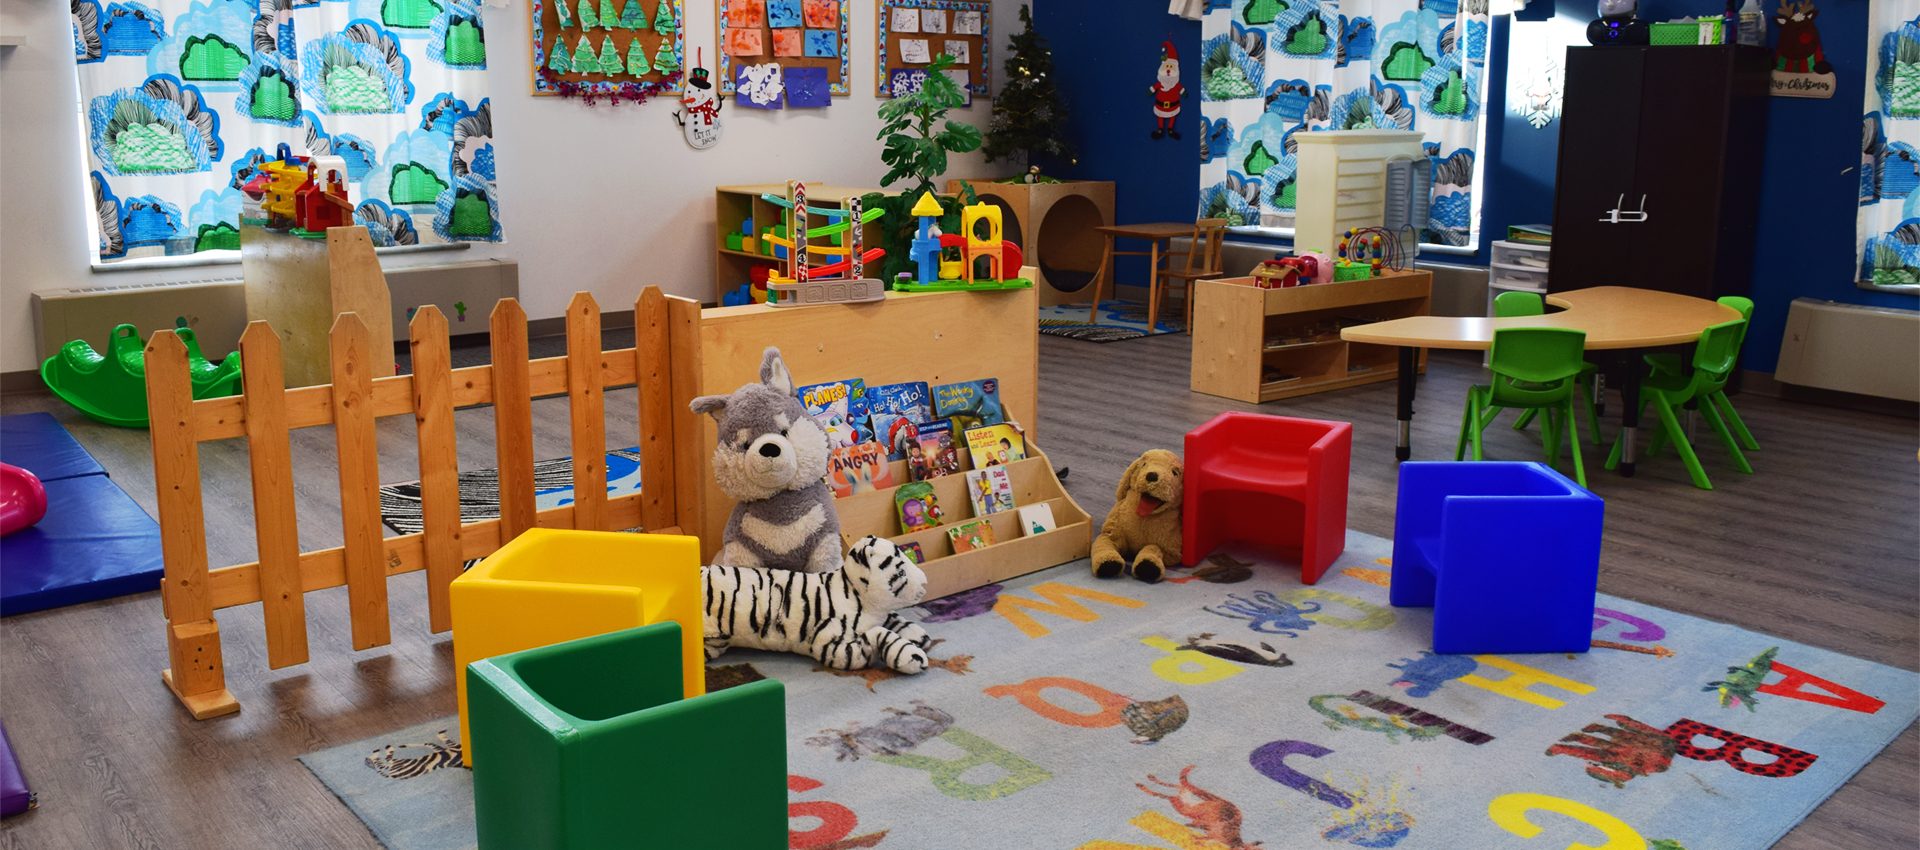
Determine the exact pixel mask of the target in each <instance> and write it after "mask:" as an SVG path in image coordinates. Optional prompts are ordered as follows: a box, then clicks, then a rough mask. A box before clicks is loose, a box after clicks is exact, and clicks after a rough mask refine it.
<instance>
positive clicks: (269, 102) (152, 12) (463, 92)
mask: <svg viewBox="0 0 1920 850" xmlns="http://www.w3.org/2000/svg"><path fill="white" fill-rule="evenodd" d="M70 3H71V6H72V12H73V49H74V60H75V62H76V63H77V67H78V74H79V79H80V99H81V109H82V112H83V117H84V123H85V130H86V135H87V138H86V143H87V148H88V150H87V157H88V169H89V171H91V180H90V182H91V184H92V192H93V201H94V205H95V209H96V211H97V212H98V219H99V228H98V230H99V233H98V236H99V247H100V256H101V258H102V259H115V258H122V257H128V256H141V255H154V254H190V253H193V252H195V251H204V250H210V249H231V248H237V247H238V246H239V233H238V225H239V217H240V202H241V191H240V187H241V186H242V185H243V184H245V183H246V182H247V181H248V180H250V179H251V178H252V177H253V176H254V171H255V169H256V168H257V167H258V165H259V164H260V163H261V162H263V161H265V160H267V159H269V158H272V157H274V156H275V154H276V151H277V150H278V149H279V148H280V146H282V145H285V146H286V147H287V149H288V151H289V152H290V153H293V154H298V155H334V156H340V157H343V158H344V159H345V160H346V165H347V171H348V174H347V175H346V176H347V177H348V181H347V182H348V184H349V188H348V195H349V197H350V198H351V199H352V200H353V201H354V202H355V204H356V205H357V207H356V210H355V219H356V220H357V222H358V223H360V224H365V225H367V229H368V230H369V231H370V232H371V233H372V234H373V236H374V238H375V240H376V241H378V242H379V243H380V244H386V245H392V244H414V243H421V242H448V241H499V240H500V237H501V233H500V208H499V202H498V200H497V198H496V197H495V194H496V193H495V191H494V185H495V184H494V163H493V144H492V140H493V118H492V110H491V106H490V105H489V103H488V101H487V89H486V62H487V47H488V45H487V41H486V29H485V25H484V23H483V22H482V21H481V16H480V8H479V4H478V2H477V0H149V1H148V2H146V3H141V2H134V0H123V2H111V0H106V1H105V2H103V0H70ZM522 49H524V48H522Z"/></svg>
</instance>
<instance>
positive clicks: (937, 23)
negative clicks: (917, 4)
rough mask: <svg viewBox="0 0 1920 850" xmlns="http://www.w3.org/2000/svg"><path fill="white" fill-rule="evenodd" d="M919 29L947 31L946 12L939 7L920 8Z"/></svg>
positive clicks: (931, 31) (937, 32)
mask: <svg viewBox="0 0 1920 850" xmlns="http://www.w3.org/2000/svg"><path fill="white" fill-rule="evenodd" d="M920 31H921V32H930V33H935V34H939V33H944V32H946V31H947V13H946V12H943V11H940V10H939V9H921V10H920Z"/></svg>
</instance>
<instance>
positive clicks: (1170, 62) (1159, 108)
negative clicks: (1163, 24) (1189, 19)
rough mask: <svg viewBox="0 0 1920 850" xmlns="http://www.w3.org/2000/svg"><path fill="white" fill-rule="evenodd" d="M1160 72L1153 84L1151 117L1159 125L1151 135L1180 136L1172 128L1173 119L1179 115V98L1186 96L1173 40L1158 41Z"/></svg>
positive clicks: (1156, 136)
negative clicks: (1181, 83) (1181, 82)
mask: <svg viewBox="0 0 1920 850" xmlns="http://www.w3.org/2000/svg"><path fill="white" fill-rule="evenodd" d="M1160 50H1161V56H1160V72H1159V75H1158V78H1157V80H1156V81H1155V82H1154V84H1153V117H1154V118H1155V119H1157V120H1158V121H1159V125H1158V126H1156V127H1154V128H1153V137H1154V138H1156V139H1158V138H1160V137H1161V136H1172V137H1174V138H1176V139H1178V138H1180V131H1179V130H1175V129H1174V128H1173V119H1175V118H1178V117H1180V98H1183V97H1186V95H1187V88H1186V86H1183V85H1180V54H1179V53H1176V52H1175V51H1174V49H1173V42H1171V41H1163V42H1160Z"/></svg>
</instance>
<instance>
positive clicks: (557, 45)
mask: <svg viewBox="0 0 1920 850" xmlns="http://www.w3.org/2000/svg"><path fill="white" fill-rule="evenodd" d="M560 8H562V9H564V8H566V7H565V6H561V7H560ZM547 70H549V71H552V72H554V73H556V74H571V73H573V57H571V56H568V55H567V36H566V33H561V34H560V35H559V36H558V37H556V38H554V40H553V49H552V50H550V51H548V52H547Z"/></svg>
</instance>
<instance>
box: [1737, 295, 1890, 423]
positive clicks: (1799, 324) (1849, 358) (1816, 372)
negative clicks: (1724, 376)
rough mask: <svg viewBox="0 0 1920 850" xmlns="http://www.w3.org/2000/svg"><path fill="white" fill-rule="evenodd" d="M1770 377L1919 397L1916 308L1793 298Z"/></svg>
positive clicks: (1806, 384) (1865, 392)
mask: <svg viewBox="0 0 1920 850" xmlns="http://www.w3.org/2000/svg"><path fill="white" fill-rule="evenodd" d="M1773 378H1774V380H1776V381H1779V382H1780V383H1783V384H1795V385H1798V386H1803V387H1819V388H1821V389H1828V390H1839V391H1841V392H1849V393H1859V394H1861V395H1870V396H1878V397H1880V398H1893V399H1900V400H1902V401H1920V310H1900V309H1895V308H1892V307H1868V306H1864V305H1860V304H1841V303H1838V302H1834V301H1821V300H1818V299H1814V298H1796V299H1794V300H1793V305H1792V306H1791V307H1789V308H1788V310H1787V332H1786V335H1785V338H1783V339H1782V340H1781V343H1780V365H1779V366H1776V367H1775V369H1774V373H1773Z"/></svg>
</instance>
